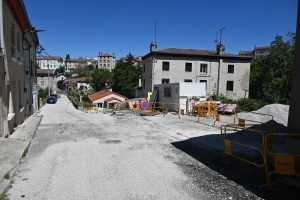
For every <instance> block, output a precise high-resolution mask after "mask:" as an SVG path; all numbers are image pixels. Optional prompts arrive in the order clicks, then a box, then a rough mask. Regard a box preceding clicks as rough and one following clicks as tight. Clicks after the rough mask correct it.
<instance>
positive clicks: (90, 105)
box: [83, 102, 93, 108]
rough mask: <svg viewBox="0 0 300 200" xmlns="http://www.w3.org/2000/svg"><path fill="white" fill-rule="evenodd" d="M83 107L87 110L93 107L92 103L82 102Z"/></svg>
mask: <svg viewBox="0 0 300 200" xmlns="http://www.w3.org/2000/svg"><path fill="white" fill-rule="evenodd" d="M83 107H85V108H87V107H93V103H90V102H83Z"/></svg>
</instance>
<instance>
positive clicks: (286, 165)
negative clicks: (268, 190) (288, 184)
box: [274, 154, 295, 174]
mask: <svg viewBox="0 0 300 200" xmlns="http://www.w3.org/2000/svg"><path fill="white" fill-rule="evenodd" d="M274 161H275V171H276V173H289V174H295V162H294V156H293V155H284V154H274Z"/></svg>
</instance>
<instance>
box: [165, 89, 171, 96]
mask: <svg viewBox="0 0 300 200" xmlns="http://www.w3.org/2000/svg"><path fill="white" fill-rule="evenodd" d="M164 96H165V97H171V87H165V88H164Z"/></svg>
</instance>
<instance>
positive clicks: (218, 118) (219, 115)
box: [214, 111, 236, 126]
mask: <svg viewBox="0 0 300 200" xmlns="http://www.w3.org/2000/svg"><path fill="white" fill-rule="evenodd" d="M221 116H226V117H227V116H228V115H226V114H216V115H215V117H214V126H216V122H221V123H225V124H235V123H236V114H235V111H234V114H233V115H230V116H231V117H232V119H233V122H228V121H224V120H221Z"/></svg>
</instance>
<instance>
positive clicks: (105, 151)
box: [7, 95, 265, 200]
mask: <svg viewBox="0 0 300 200" xmlns="http://www.w3.org/2000/svg"><path fill="white" fill-rule="evenodd" d="M41 114H43V119H42V122H41V124H40V126H39V128H38V130H37V133H36V136H35V138H34V139H33V140H32V142H31V146H30V149H29V153H28V154H27V156H26V157H25V158H24V160H23V161H22V163H21V165H20V167H19V169H18V171H17V173H16V174H15V177H14V183H13V185H12V188H11V189H10V190H9V191H8V193H7V195H8V198H9V199H12V200H14V199H30V200H35V199H63V200H65V199H261V198H264V197H265V196H264V195H265V193H264V190H262V189H258V186H259V179H257V178H255V180H254V181H253V175H254V172H253V170H252V169H250V168H244V169H241V167H240V166H238V167H235V166H232V165H225V164H224V163H223V162H221V161H222V158H221V157H222V152H221V150H218V149H213V148H209V147H207V146H206V145H202V146H201V145H199V143H197V144H196V143H193V142H189V138H188V137H186V136H184V135H182V134H180V133H181V130H180V128H181V129H182V133H185V132H186V129H187V127H186V126H183V125H180V124H179V123H180V122H179V121H176V120H173V119H171V120H173V122H172V123H173V124H174V125H175V124H176V126H172V123H171V122H170V123H169V124H166V125H164V126H162V125H161V124H160V123H159V121H160V120H159V118H153V120H150V119H148V118H146V117H140V116H135V115H133V114H131V115H125V116H119V117H118V116H115V117H113V116H110V115H109V114H102V113H98V114H89V113H83V112H80V111H78V110H76V109H75V108H74V107H73V105H72V104H71V103H70V101H69V100H68V99H67V97H66V96H65V95H61V97H60V98H59V100H58V102H57V103H56V104H47V105H45V106H44V107H43V108H42V109H41ZM201 126H202V129H203V130H204V131H208V132H209V131H211V132H219V129H217V128H214V127H210V126H207V125H201ZM201 126H200V125H199V126H191V127H190V132H191V133H192V134H196V133H197V130H199V129H201ZM171 127H173V128H171ZM175 129H176V130H175ZM184 130H185V131H184ZM218 137H220V136H218ZM254 171H255V170H254ZM246 172H247V173H246ZM255 175H256V174H255ZM248 179H249V180H250V181H249V180H248Z"/></svg>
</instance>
